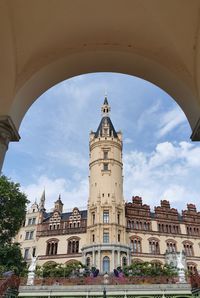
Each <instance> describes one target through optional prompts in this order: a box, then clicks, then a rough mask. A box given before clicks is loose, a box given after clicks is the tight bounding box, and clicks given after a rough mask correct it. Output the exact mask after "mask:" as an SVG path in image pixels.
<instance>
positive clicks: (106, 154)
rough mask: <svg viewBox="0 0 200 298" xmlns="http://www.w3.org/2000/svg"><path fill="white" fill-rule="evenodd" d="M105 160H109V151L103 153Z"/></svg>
mask: <svg viewBox="0 0 200 298" xmlns="http://www.w3.org/2000/svg"><path fill="white" fill-rule="evenodd" d="M103 159H108V151H104V152H103Z"/></svg>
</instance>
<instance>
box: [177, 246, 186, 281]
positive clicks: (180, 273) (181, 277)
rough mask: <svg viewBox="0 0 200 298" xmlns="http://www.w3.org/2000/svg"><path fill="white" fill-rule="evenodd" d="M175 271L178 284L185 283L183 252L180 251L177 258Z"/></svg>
mask: <svg viewBox="0 0 200 298" xmlns="http://www.w3.org/2000/svg"><path fill="white" fill-rule="evenodd" d="M177 269H178V277H179V282H180V283H186V279H185V267H184V265H183V252H182V251H181V252H180V253H179V255H178V256H177Z"/></svg>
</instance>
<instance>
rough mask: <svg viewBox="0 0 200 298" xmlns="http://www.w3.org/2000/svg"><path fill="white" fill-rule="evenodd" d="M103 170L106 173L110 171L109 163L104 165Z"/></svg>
mask: <svg viewBox="0 0 200 298" xmlns="http://www.w3.org/2000/svg"><path fill="white" fill-rule="evenodd" d="M103 170H104V171H108V163H104V164H103Z"/></svg>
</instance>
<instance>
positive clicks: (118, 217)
mask: <svg viewBox="0 0 200 298" xmlns="http://www.w3.org/2000/svg"><path fill="white" fill-rule="evenodd" d="M117 223H118V225H119V224H120V213H118V214H117Z"/></svg>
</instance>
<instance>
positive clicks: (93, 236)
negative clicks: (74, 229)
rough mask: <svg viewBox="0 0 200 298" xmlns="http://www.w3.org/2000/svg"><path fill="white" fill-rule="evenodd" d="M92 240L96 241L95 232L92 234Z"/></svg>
mask: <svg viewBox="0 0 200 298" xmlns="http://www.w3.org/2000/svg"><path fill="white" fill-rule="evenodd" d="M92 242H95V234H93V235H92Z"/></svg>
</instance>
